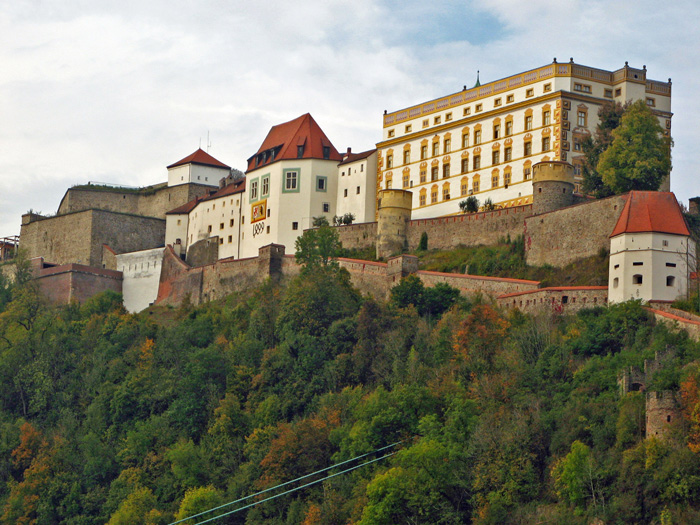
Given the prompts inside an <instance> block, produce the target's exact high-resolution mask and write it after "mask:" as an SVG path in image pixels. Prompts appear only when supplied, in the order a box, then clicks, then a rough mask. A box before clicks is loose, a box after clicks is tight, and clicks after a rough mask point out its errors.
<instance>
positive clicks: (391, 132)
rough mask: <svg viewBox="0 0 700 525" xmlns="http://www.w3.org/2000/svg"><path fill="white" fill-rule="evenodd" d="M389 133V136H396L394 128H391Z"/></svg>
mask: <svg viewBox="0 0 700 525" xmlns="http://www.w3.org/2000/svg"><path fill="white" fill-rule="evenodd" d="M387 135H388V137H389V138H391V137H393V136H394V130H393V129H390V130H389V131H388V132H387Z"/></svg>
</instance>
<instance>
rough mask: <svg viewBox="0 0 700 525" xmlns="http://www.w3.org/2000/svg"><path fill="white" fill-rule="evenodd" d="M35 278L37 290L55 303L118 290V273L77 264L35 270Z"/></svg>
mask: <svg viewBox="0 0 700 525" xmlns="http://www.w3.org/2000/svg"><path fill="white" fill-rule="evenodd" d="M35 282H36V283H37V285H38V286H39V290H41V292H42V293H43V294H44V295H45V296H46V297H47V298H48V299H49V301H51V302H52V303H56V304H68V303H70V302H71V301H78V302H80V303H82V302H85V301H86V300H87V299H89V298H90V297H92V296H93V295H97V294H98V293H101V292H104V291H106V290H112V291H114V292H117V293H121V291H122V273H121V272H117V271H114V270H104V269H102V268H92V267H89V266H84V265H81V264H66V265H62V266H53V267H49V268H44V269H41V270H38V273H37V276H36V279H35Z"/></svg>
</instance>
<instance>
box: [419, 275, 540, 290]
mask: <svg viewBox="0 0 700 525" xmlns="http://www.w3.org/2000/svg"><path fill="white" fill-rule="evenodd" d="M416 275H417V276H418V277H419V278H420V280H421V281H423V284H425V285H426V286H435V285H436V284H438V283H445V284H449V285H450V286H454V287H455V288H457V289H458V290H459V291H460V292H461V293H462V295H470V294H474V293H484V294H486V295H491V296H498V295H501V294H505V293H511V292H521V291H526V290H535V289H537V287H538V286H539V284H540V283H539V282H538V281H525V280H521V279H507V278H501V277H486V276H479V275H462V274H458V273H442V272H427V271H419V272H416Z"/></svg>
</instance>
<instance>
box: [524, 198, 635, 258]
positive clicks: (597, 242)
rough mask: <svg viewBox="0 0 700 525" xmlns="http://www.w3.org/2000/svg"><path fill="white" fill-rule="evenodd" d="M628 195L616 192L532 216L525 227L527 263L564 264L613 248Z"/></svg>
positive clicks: (526, 221)
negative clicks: (608, 195)
mask: <svg viewBox="0 0 700 525" xmlns="http://www.w3.org/2000/svg"><path fill="white" fill-rule="evenodd" d="M626 198H627V196H626V195H616V196H614V197H608V198H606V199H600V200H591V201H588V202H585V203H582V204H575V205H573V206H570V207H568V208H563V209H561V210H556V211H552V212H548V213H543V214H541V215H533V216H531V217H528V218H527V219H525V230H524V235H525V259H526V261H527V264H529V265H532V266H540V265H544V264H549V265H551V266H556V267H562V266H566V265H567V264H569V263H571V262H573V261H575V260H577V259H582V258H584V257H590V256H591V255H595V254H597V253H599V252H600V251H601V250H609V249H610V239H609V236H610V233H611V232H612V231H613V229H614V228H615V223H616V222H617V219H618V218H619V216H620V213H622V208H623V206H624V205H625V201H626ZM521 233H523V232H521Z"/></svg>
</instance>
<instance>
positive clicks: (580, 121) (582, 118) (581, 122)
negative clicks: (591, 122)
mask: <svg viewBox="0 0 700 525" xmlns="http://www.w3.org/2000/svg"><path fill="white" fill-rule="evenodd" d="M577 116H578V118H577V120H576V122H577V125H578V126H582V127H585V126H586V117H587V114H586V112H585V111H579V112H578V113H577Z"/></svg>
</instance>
